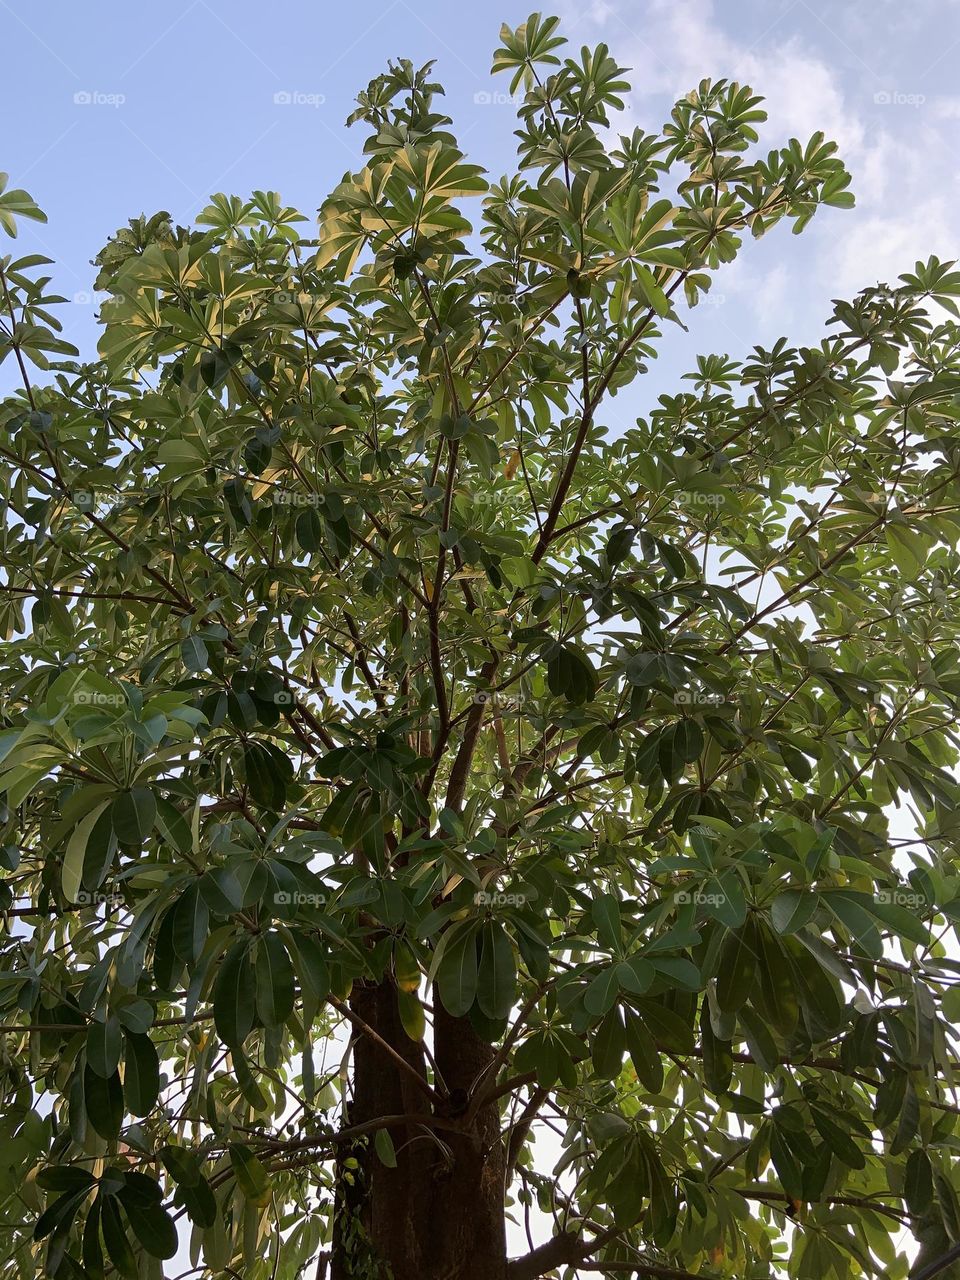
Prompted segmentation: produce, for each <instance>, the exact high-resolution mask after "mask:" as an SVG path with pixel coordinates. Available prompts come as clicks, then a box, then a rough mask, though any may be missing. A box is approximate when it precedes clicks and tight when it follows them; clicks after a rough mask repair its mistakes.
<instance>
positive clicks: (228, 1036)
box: [213, 940, 256, 1049]
mask: <svg viewBox="0 0 960 1280" xmlns="http://www.w3.org/2000/svg"><path fill="white" fill-rule="evenodd" d="M255 1007H256V984H255V981H254V975H253V967H252V966H251V964H250V955H249V944H248V943H247V942H246V941H245V940H241V941H240V942H235V943H234V944H233V946H232V947H231V948H230V950H229V951H228V952H227V954H226V955H225V956H224V958H223V959H222V960H221V962H220V968H219V971H218V973H217V977H216V980H215V982H214V985H213V1020H214V1025H215V1026H216V1028H217V1034H218V1035H219V1036H220V1039H221V1040H222V1041H223V1042H224V1044H225V1045H227V1046H228V1047H229V1048H231V1049H233V1048H240V1046H241V1045H242V1044H243V1042H244V1040H246V1038H247V1036H248V1035H249V1034H250V1032H251V1031H252V1029H253V1021H254V1013H255Z"/></svg>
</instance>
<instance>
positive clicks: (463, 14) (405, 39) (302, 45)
mask: <svg viewBox="0 0 960 1280" xmlns="http://www.w3.org/2000/svg"><path fill="white" fill-rule="evenodd" d="M553 8H554V10H555V11H556V12H559V13H560V14H561V16H562V17H563V20H564V30H565V32H566V34H567V35H568V36H569V38H570V40H571V42H572V44H573V46H574V48H578V47H579V45H581V44H583V43H595V42H597V41H598V40H603V41H605V42H606V43H608V44H609V46H610V48H611V50H612V52H613V53H614V55H615V56H616V57H617V58H618V60H619V61H620V62H621V63H622V64H624V65H626V66H628V67H631V68H633V70H632V72H631V74H630V79H631V80H632V83H633V85H634V91H633V93H632V94H631V97H630V100H629V102H628V104H627V109H626V112H625V121H624V123H626V124H633V123H639V124H641V125H643V126H644V127H645V128H648V129H652V128H656V127H657V126H658V125H659V124H661V123H662V122H663V120H664V119H666V117H667V115H668V113H669V108H670V105H671V103H672V101H673V100H674V99H675V98H676V97H677V96H678V95H679V94H681V93H682V92H684V91H685V90H687V89H688V88H690V87H692V86H694V85H695V84H696V83H697V81H698V80H699V79H700V78H702V77H704V76H708V75H709V76H713V77H717V76H728V77H731V78H738V79H740V80H741V81H743V80H746V81H747V82H748V83H750V84H752V86H753V87H754V89H755V90H756V91H757V92H759V93H762V94H764V95H765V96H766V97H767V99H768V109H769V111H770V120H769V121H768V123H767V125H766V126H765V129H764V133H763V137H762V143H763V145H764V147H771V146H774V145H779V144H780V143H781V142H782V141H784V140H786V138H788V137H789V136H791V135H797V136H800V137H801V139H802V140H804V141H805V140H806V138H807V137H808V136H809V134H810V133H811V132H813V131H814V130H815V129H818V128H821V129H823V130H824V131H825V132H826V133H827V135H828V136H829V137H833V138H834V139H836V141H837V142H838V143H839V144H840V145H841V153H842V155H843V156H844V158H845V159H846V161H847V163H848V167H850V169H851V170H852V172H853V175H854V188H853V189H854V191H855V193H856V195H857V198H858V207H857V209H856V210H854V211H850V212H846V211H837V210H824V211H822V212H821V214H819V215H818V217H817V218H816V219H815V220H814V223H813V225H812V226H811V227H810V228H809V229H808V231H807V232H806V233H805V234H804V235H803V236H802V237H793V236H791V235H790V233H789V230H788V229H787V228H785V227H781V228H779V229H778V230H776V231H775V232H774V233H773V234H771V235H770V236H769V237H768V238H766V239H765V240H764V241H763V242H761V243H760V244H752V243H751V244H747V245H746V246H745V249H746V252H745V253H744V255H743V256H742V258H741V260H739V261H738V262H737V263H736V264H735V265H734V266H733V267H732V268H729V269H727V271H726V272H725V273H724V274H723V276H722V278H721V279H720V280H718V281H717V283H716V285H715V286H714V292H713V296H712V300H711V303H710V305H708V306H701V307H700V308H699V310H698V312H697V313H696V314H695V315H694V316H693V317H692V319H691V328H692V330H693V332H692V334H691V335H690V336H686V335H683V334H681V333H679V332H675V333H673V334H671V335H669V336H668V339H667V342H666V344H665V348H666V350H665V359H664V361H663V364H662V367H660V368H658V369H657V370H656V372H655V373H654V374H653V376H652V377H651V378H650V379H649V380H648V385H647V386H646V388H645V389H644V390H643V391H642V392H640V393H639V395H638V396H637V397H634V396H631V397H630V401H631V403H630V409H631V411H632V412H634V413H635V412H638V411H642V409H643V407H644V403H643V402H644V401H645V400H648V398H649V397H650V396H654V395H655V394H657V393H659V392H660V391H662V390H664V389H665V388H666V387H668V386H670V385H671V383H673V384H674V385H675V382H676V378H677V376H678V375H679V374H680V373H682V372H684V371H686V370H688V369H690V368H692V367H693V359H694V355H695V354H696V353H697V352H699V351H708V350H709V351H725V352H729V353H731V354H742V353H744V352H745V351H747V350H749V348H750V347H751V346H752V345H753V344H754V343H755V342H762V343H763V344H764V345H768V344H769V343H770V342H772V341H773V340H774V339H775V338H776V337H778V336H780V335H781V334H786V335H787V336H789V337H790V338H791V339H794V340H797V341H805V342H806V341H815V340H816V339H817V338H818V337H819V336H820V335H821V334H822V333H823V332H824V330H823V321H824V320H825V318H826V317H827V315H828V312H829V300H830V299H831V298H832V297H836V296H839V295H841V294H842V295H849V294H851V293H852V292H854V291H855V290H856V289H857V288H859V287H862V286H863V285H865V284H867V283H871V282H873V281H875V280H876V279H878V278H879V279H892V278H894V277H895V276H896V275H897V274H898V273H899V272H900V271H903V270H907V269H909V268H911V267H912V265H913V263H914V261H915V259H916V258H917V257H918V256H919V255H921V254H922V255H923V256H924V257H926V256H927V255H928V254H930V253H936V254H938V255H939V256H940V257H941V258H944V257H947V258H949V257H953V256H955V255H956V253H957V246H958V244H960V236H958V234H957V232H958V229H960V214H958V213H957V206H958V201H960V181H958V178H957V166H956V162H955V156H956V142H957V138H958V134H960V94H958V93H957V92H956V81H957V76H956V67H957V60H958V58H960V4H958V3H957V0H913V2H912V3H911V4H910V5H909V6H907V5H905V4H902V3H900V2H899V0H845V2H844V3H843V4H840V5H837V4H835V3H832V2H830V0H773V2H772V3H771V2H770V0H766V2H763V3H761V2H760V0H736V3H726V4H723V5H720V4H714V3H711V0H671V2H669V3H668V2H667V0H646V2H642V0H594V2H593V3H592V4H590V3H582V4H572V3H569V2H568V0H563V3H558V4H557V5H555V6H553ZM547 11H548V12H549V11H550V9H549V8H548V9H547ZM527 12H528V4H527V3H517V0H498V2H497V3H496V4H481V5H475V4H474V5H470V4H458V5H450V4H448V3H445V2H444V0H375V2H370V0H355V3H352V4H317V3H296V2H294V0H274V2H273V3H272V4H269V5H265V4H264V3H263V2H262V0H256V2H254V0H233V2H232V3H231V4H229V5H226V4H222V3H217V0H168V3H166V4H165V5H163V6H143V7H141V6H138V5H131V4H130V3H129V0H126V2H125V3H121V2H120V0H92V3H89V4H85V5H77V4H67V3H66V2H65V0H50V2H49V3H47V4H44V5H42V6H40V5H37V4H35V3H27V2H26V0H0V41H2V46H3V48H4V50H5V52H6V57H5V59H4V63H5V67H4V82H3V85H2V87H0V110H2V118H3V120H4V122H5V126H6V127H5V128H4V131H3V139H2V144H0V168H2V169H5V170H8V171H9V173H10V179H11V185H13V186H24V187H26V188H27V189H28V190H29V191H30V192H31V194H33V195H34V197H35V198H36V199H37V200H38V202H39V203H40V204H41V206H42V207H43V208H45V209H46V211H47V213H48V215H49V219H50V221H49V224H48V225H47V226H45V227H39V228H34V227H33V226H32V225H27V226H25V227H24V229H23V231H22V233H21V239H20V242H19V244H21V245H22V246H23V250H24V251H28V250H29V251H38V252H44V253H46V254H48V256H50V257H51V258H54V259H55V260H56V262H57V264H58V265H57V267H56V274H55V281H56V285H57V287H58V288H59V290H60V291H61V293H63V294H64V295H66V296H67V297H68V298H70V299H71V300H73V299H74V298H77V299H78V300H77V301H71V305H70V307H69V308H66V309H65V310H66V312H67V314H66V316H65V317H64V318H65V323H66V327H67V330H68V333H69V336H70V337H71V339H72V340H73V341H75V342H77V343H78V344H79V345H81V347H82V349H83V351H84V353H85V354H88V355H92V353H93V343H94V341H95V311H96V307H95V301H96V300H95V299H92V298H89V295H90V292H91V285H92V280H93V274H94V273H93V270H92V268H91V267H90V265H89V261H90V259H91V258H92V257H93V256H94V254H95V253H96V252H97V250H98V249H99V248H100V247H101V245H102V244H103V243H104V241H105V239H106V237H107V236H108V235H109V234H111V233H112V232H113V231H114V230H115V229H116V228H117V227H118V226H119V225H120V224H121V223H123V222H125V221H126V219H127V218H128V217H130V216H132V215H135V214H138V213H140V212H147V213H152V212H155V211H156V210H158V209H167V210H169V211H170V212H171V213H172V214H173V216H174V217H175V218H176V219H177V220H179V221H182V222H186V221H188V220H189V219H190V218H192V217H193V216H194V215H195V214H196V213H197V211H198V210H199V209H200V208H201V207H202V206H203V205H204V204H205V203H206V199H207V197H208V195H209V194H211V193H212V192H214V191H220V190H223V191H228V192H235V193H239V194H246V193H247V192H249V191H250V190H252V189H254V188H257V187H261V188H272V189H275V190H278V191H279V192H280V193H281V194H282V196H283V197H284V199H285V200H286V201H287V202H289V203H291V204H295V205H297V206H298V207H299V208H300V209H301V210H302V211H303V212H304V213H306V214H307V215H308V216H311V217H312V216H313V214H314V212H315V210H316V208H317V206H318V205H319V203H320V201H321V200H322V198H323V196H324V194H325V193H326V192H327V191H328V190H329V189H330V188H331V187H332V186H333V185H334V184H335V183H336V182H337V181H338V180H339V179H340V177H341V176H342V174H343V172H344V171H345V170H346V169H347V168H350V167H358V165H359V163H360V157H359V147H360V145H361V144H362V136H361V134H360V132H359V131H358V129H357V128H356V127H355V128H354V129H351V130H348V129H346V128H345V126H344V121H345V118H346V116H347V115H348V114H349V111H350V110H351V106H352V101H353V98H354V95H355V94H356V92H357V91H358V90H359V89H360V88H362V87H363V86H365V85H366V83H367V81H368V80H369V79H370V78H371V77H372V76H373V75H375V74H376V73H377V72H378V71H380V70H381V69H382V68H383V67H384V66H385V63H386V60H387V59H388V58H389V57H395V56H399V55H404V56H408V57H410V58H412V59H414V60H417V61H426V60H427V59H429V58H436V59H437V68H436V74H437V78H438V79H440V80H441V81H442V82H443V83H444V84H445V86H446V88H447V99H446V106H447V110H448V112H449V114H451V115H452V116H453V117H454V120H455V125H456V129H457V131H458V133H459V136H460V138H461V141H462V145H463V147H464V149H465V150H466V151H467V153H468V155H469V157H470V159H472V160H474V161H476V162H478V163H481V164H483V165H484V166H485V167H486V168H487V169H488V170H489V171H490V173H491V174H492V176H495V177H496V176H499V175H500V174H501V173H503V172H505V171H506V170H507V169H508V168H510V166H511V164H512V161H513V157H514V139H513V136H512V130H513V111H512V108H511V106H510V105H509V104H508V103H505V102H503V101H502V99H503V98H504V97H505V96H506V93H507V88H508V86H507V83H506V79H505V77H498V78H493V79H492V78H491V77H490V75H489V67H490V61H491V54H492V51H493V49H494V47H495V46H496V44H497V35H498V30H499V26H500V23H501V21H507V22H509V23H510V24H511V25H516V24H517V23H519V22H520V21H522V20H523V19H524V18H525V17H526V15H527ZM278 94H279V95H289V97H290V98H291V99H292V100H291V101H289V102H282V101H276V100H275V97H276V95H278ZM490 95H492V97H493V100H492V101H489V100H484V99H485V97H489V96H490ZM18 247H19V246H18ZM6 250H7V246H3V251H4V252H6ZM84 295H87V298H88V300H86V301H85V300H84ZM3 375H4V383H3V385H9V382H10V377H11V374H10V373H8V372H7V370H6V369H4V371H3ZM623 408H626V404H625V403H624V404H623ZM614 416H615V417H621V418H622V412H621V411H620V410H618V412H617V413H616V414H615V415H614ZM610 425H611V426H614V427H616V425H617V423H616V422H614V421H611V423H610ZM624 425H625V423H624Z"/></svg>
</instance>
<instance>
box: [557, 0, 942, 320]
mask: <svg viewBox="0 0 960 1280" xmlns="http://www.w3.org/2000/svg"><path fill="white" fill-rule="evenodd" d="M736 12H737V8H736V7H731V9H728V10H724V11H723V16H724V20H725V21H726V23H727V26H728V27H730V26H735V27H738V28H739V29H738V30H737V32H736V35H732V34H731V33H730V31H729V30H727V29H725V27H724V26H722V25H721V21H720V16H719V14H720V11H719V10H718V7H717V6H716V5H715V4H714V3H713V0H649V2H648V3H644V4H643V5H642V6H641V5H639V4H637V3H634V0H615V2H614V3H612V4H611V3H608V0H595V3H594V5H593V8H592V9H587V10H583V9H581V10H580V11H579V13H578V14H577V15H576V16H575V17H574V18H573V22H574V25H575V26H576V28H578V29H577V30H576V32H575V38H576V39H577V40H580V39H584V38H587V39H589V38H590V37H589V36H588V33H587V30H586V29H585V28H588V27H590V26H593V28H594V31H593V33H592V34H593V36H594V38H601V39H604V40H605V41H606V42H607V43H608V44H609V45H610V47H611V51H612V52H613V54H614V56H615V57H616V58H617V60H618V61H619V62H621V63H622V64H625V65H627V66H629V67H631V69H632V70H631V74H630V76H629V78H630V81H631V83H632V85H633V86H634V88H633V93H632V95H631V99H630V101H629V103H628V107H627V111H626V112H625V116H626V118H625V119H624V120H623V121H619V122H617V124H616V125H615V131H616V132H621V131H622V129H623V127H625V126H626V127H632V125H633V124H641V125H642V126H643V127H644V128H646V129H654V128H657V127H658V126H659V124H660V123H661V122H662V120H663V119H664V117H665V108H667V109H669V103H670V102H671V101H672V100H673V99H675V98H676V97H679V96H681V95H682V94H684V93H686V92H688V91H689V90H690V89H691V88H694V87H695V86H696V85H697V84H698V83H699V81H700V80H701V79H703V78H704V77H708V76H709V77H711V78H713V79H717V78H719V77H727V78H729V79H735V80H739V81H740V82H741V83H747V84H750V85H751V86H752V87H753V88H754V90H755V91H756V92H757V93H760V94H762V95H763V96H764V98H765V103H764V106H765V109H766V111H767V113H768V117H769V118H768V120H767V122H766V123H765V124H764V125H762V126H761V127H760V133H761V138H760V144H761V146H762V147H764V148H769V147H772V146H775V145H780V144H781V142H783V141H785V140H786V139H787V138H789V137H799V138H800V139H801V141H803V142H805V141H806V139H807V138H808V137H809V136H810V135H811V134H812V133H814V132H816V131H818V130H820V131H822V132H823V133H824V134H825V135H826V136H827V137H828V138H830V139H832V140H833V141H835V142H836V143H837V144H838V147H839V152H840V155H841V157H842V158H843V160H844V161H845V163H846V164H847V167H848V168H849V169H850V172H851V174H852V176H853V184H852V189H853V190H854V192H855V194H856V197H857V207H856V209H854V210H852V211H850V212H846V213H843V214H835V213H833V212H832V211H831V214H830V216H829V217H824V218H820V219H815V220H814V223H813V224H812V227H811V228H810V230H809V231H808V232H807V234H805V235H804V236H803V237H801V240H800V242H798V243H797V245H796V247H795V248H794V247H793V246H791V252H790V254H789V259H790V262H791V268H790V270H789V272H788V271H787V270H784V269H782V268H780V267H776V268H775V269H774V270H773V273H772V274H771V272H767V273H766V274H765V275H764V277H763V279H762V281H755V280H754V278H753V277H752V276H751V275H750V274H748V273H747V272H743V273H742V274H741V273H740V272H739V271H738V272H737V274H736V275H734V276H733V280H732V282H731V284H730V285H729V286H728V284H727V282H726V281H727V279H729V278H730V276H729V273H728V275H727V276H726V277H725V280H724V283H723V284H722V285H721V286H720V287H721V288H722V289H723V290H724V291H726V292H729V293H731V294H732V295H734V296H738V297H742V299H743V301H744V302H745V303H746V304H747V305H748V306H749V307H750V308H751V309H752V311H753V314H754V316H755V318H756V320H757V321H758V322H760V323H762V324H763V325H764V327H766V325H767V323H768V322H770V321H771V320H775V319H777V314H778V311H779V318H780V320H781V323H782V322H783V319H784V311H785V310H786V309H788V308H789V306H790V297H791V294H793V295H794V297H796V291H797V289H798V288H800V289H802V291H803V293H804V295H805V296H806V297H807V298H809V299H810V300H811V301H812V300H814V295H816V299H817V305H818V306H819V300H821V299H823V298H826V299H829V298H832V297H839V296H849V295H851V294H852V293H854V292H856V291H857V290H858V289H861V288H863V287H865V286H866V285H868V284H871V283H874V282H875V281H877V280H878V279H879V280H886V281H887V282H892V281H893V280H895V279H896V277H897V276H898V275H899V274H900V273H901V272H903V271H907V270H912V268H913V265H914V263H915V261H916V260H917V259H918V258H924V259H925V258H927V257H928V256H929V255H930V254H936V255H937V256H938V257H940V258H941V259H943V258H951V257H954V256H956V255H957V252H958V250H960V214H958V212H957V199H956V196H957V188H956V182H955V177H954V172H955V161H954V157H955V143H956V139H955V136H954V135H955V128H956V127H955V125H954V124H953V123H952V122H953V121H954V120H955V119H957V118H958V117H960V98H958V97H952V96H931V97H930V98H929V99H928V98H925V97H923V94H922V89H923V83H922V79H923V78H922V76H919V77H918V80H919V81H920V83H918V84H916V85H906V84H904V85H903V86H902V88H903V92H902V93H900V89H899V88H898V87H897V85H896V84H895V83H894V79H899V78H901V77H896V78H891V84H890V85H885V84H881V82H880V80H879V79H878V75H877V73H876V72H875V71H874V69H873V68H871V67H869V66H867V61H868V60H869V61H871V62H874V61H880V60H881V59H879V58H878V57H877V51H876V50H875V49H874V48H873V47H872V46H871V45H870V43H869V40H865V39H863V38H857V39H854V38H853V36H854V33H853V32H851V31H850V30H849V29H845V30H844V32H843V35H844V37H846V39H847V40H850V41H852V45H853V47H851V44H848V43H846V42H845V41H844V40H843V39H841V37H840V36H839V35H836V33H835V32H834V35H833V36H831V35H830V34H829V32H828V28H827V27H826V25H825V24H824V23H823V22H822V21H821V20H820V19H819V18H818V15H817V14H816V12H815V11H814V9H813V8H810V7H808V6H807V5H805V4H804V5H798V6H789V7H787V6H784V7H779V8H778V10H772V9H757V8H754V7H753V6H744V7H743V8H742V9H740V11H739V12H740V21H739V22H737V21H736V20H735V19H732V18H731V15H732V14H735V13H736ZM827 12H828V13H829V12H830V11H827ZM862 16H863V15H861V17H862ZM801 24H805V25H803V26H801ZM867 35H869V31H868V30H866V29H864V30H863V31H862V32H861V33H860V36H861V37H862V36H867ZM815 40H816V43H815V42H814V41H815ZM834 40H835V41H836V43H835V45H834V44H833V41H834ZM817 44H819V45H822V46H823V48H824V49H826V50H827V53H826V54H825V53H824V52H822V51H821V49H820V48H818V47H817ZM834 47H835V49H836V57H835V58H833V57H831V56H830V54H829V51H830V50H831V49H832V48H834ZM861 55H862V56H861ZM907 89H909V90H910V93H909V94H908V93H907V92H906V91H907ZM881 92H884V93H886V94H887V95H888V99H884V98H882V97H881V98H880V99H879V100H878V99H877V98H876V97H875V95H876V94H878V93H881ZM898 94H899V100H898V97H897V95H898ZM917 98H920V99H921V100H920V101H916V99H917ZM798 272H799V273H800V274H798ZM755 283H760V284H762V287H752V286H753V285H754V284H755Z"/></svg>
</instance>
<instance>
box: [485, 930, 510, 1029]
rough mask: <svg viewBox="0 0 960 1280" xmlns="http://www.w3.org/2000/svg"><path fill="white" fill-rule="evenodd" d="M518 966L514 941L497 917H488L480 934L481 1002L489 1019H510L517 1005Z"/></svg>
mask: <svg viewBox="0 0 960 1280" xmlns="http://www.w3.org/2000/svg"><path fill="white" fill-rule="evenodd" d="M516 989H517V966H516V961H515V960H514V954H513V943H512V942H511V941H510V938H509V936H508V934H507V932H506V930H505V929H504V928H503V926H502V925H501V924H500V923H499V922H498V921H496V920H486V921H485V922H484V924H483V928H482V930H481V934H480V964H479V967H478V970H477V1004H478V1005H479V1007H480V1010H481V1012H482V1013H484V1014H486V1016H487V1017H488V1018H494V1019H498V1018H506V1017H508V1016H509V1014H510V1010H511V1009H512V1008H513V1002H514V998H515V995H516Z"/></svg>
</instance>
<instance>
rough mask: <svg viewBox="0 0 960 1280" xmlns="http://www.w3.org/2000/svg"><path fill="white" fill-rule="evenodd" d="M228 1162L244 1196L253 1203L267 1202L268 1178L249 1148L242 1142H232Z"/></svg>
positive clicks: (268, 1193)
mask: <svg viewBox="0 0 960 1280" xmlns="http://www.w3.org/2000/svg"><path fill="white" fill-rule="evenodd" d="M230 1163H231V1165H232V1166H233V1172H234V1174H235V1175H236V1179H237V1186H238V1187H239V1188H240V1190H241V1191H242V1192H243V1194H244V1196H245V1197H246V1198H247V1199H248V1200H252V1201H253V1203H254V1204H259V1205H264V1204H268V1203H269V1200H270V1179H269V1177H268V1176H267V1171H266V1169H264V1167H263V1165H262V1164H261V1163H260V1161H259V1160H258V1159H257V1157H256V1156H255V1155H254V1153H253V1152H252V1151H251V1150H250V1148H249V1147H248V1146H245V1145H244V1144H243V1143H239V1142H235V1143H233V1144H232V1145H231V1147H230Z"/></svg>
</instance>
